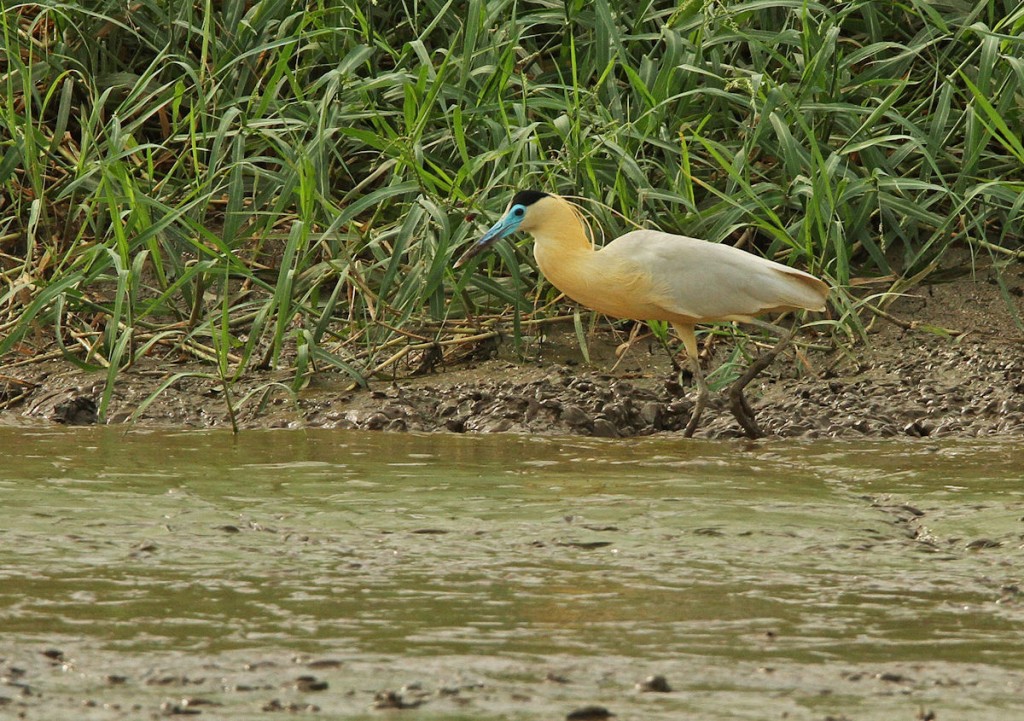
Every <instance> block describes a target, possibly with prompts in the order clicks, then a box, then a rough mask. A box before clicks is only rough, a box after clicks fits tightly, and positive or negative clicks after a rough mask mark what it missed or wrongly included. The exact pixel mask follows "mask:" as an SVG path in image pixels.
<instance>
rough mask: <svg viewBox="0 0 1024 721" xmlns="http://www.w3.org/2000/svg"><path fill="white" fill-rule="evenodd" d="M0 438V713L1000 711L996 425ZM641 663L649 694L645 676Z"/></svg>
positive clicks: (1023, 663) (1022, 653) (10, 434)
mask: <svg viewBox="0 0 1024 721" xmlns="http://www.w3.org/2000/svg"><path fill="white" fill-rule="evenodd" d="M0 448H2V449H3V469H2V471H0V509H2V511H0V544H2V549H3V553H2V556H0V629H2V632H0V675H2V677H3V678H2V683H0V717H2V715H3V714H4V713H5V712H11V713H12V715H16V714H17V713H25V716H26V717H27V718H38V719H45V718H54V717H56V716H58V715H67V714H68V713H73V714H75V715H76V717H78V718H103V719H107V718H135V717H137V716H138V715H139V714H140V713H144V714H153V713H170V712H173V711H175V710H178V711H201V712H202V713H203V714H204V715H207V716H210V717H216V718H251V717H252V716H253V714H255V713H259V712H262V711H263V710H266V711H274V710H293V711H313V710H314V707H315V709H317V710H318V712H319V713H320V714H321V715H325V716H327V717H330V716H333V717H337V718H362V717H366V718H378V717H380V714H381V713H382V712H381V711H380V710H374V709H372V708H371V707H372V706H373V705H374V704H375V703H377V704H384V705H387V704H388V703H392V704H393V703H395V702H396V699H397V700H398V701H399V702H401V703H406V704H409V705H416V704H419V705H418V706H417V707H416V708H415V709H407V710H404V711H402V714H403V718H446V719H450V718H466V719H498V718H514V719H520V718H522V719H531V718H564V717H565V715H566V714H567V713H569V712H570V711H573V710H574V709H577V708H580V707H582V706H587V705H591V704H597V705H600V706H603V707H605V708H607V709H608V710H609V711H611V712H613V713H615V714H616V715H617V718H619V719H638V720H639V719H678V718H687V717H695V718H702V719H744V718H749V719H768V718H783V717H786V718H789V719H821V718H824V717H826V716H832V717H834V718H842V717H843V716H846V717H848V718H850V719H854V718H856V719H908V721H909V720H910V719H913V718H914V717H915V714H922V713H924V712H926V711H929V710H930V711H934V713H935V714H936V716H937V717H938V718H940V719H955V718H970V719H989V718H991V719H1006V718H1013V717H1014V715H1015V714H1017V713H1020V712H1022V711H1024V700H1022V698H1024V697H1022V696H1021V694H1022V692H1024V644H1022V642H1021V638H1022V635H1021V631H1022V626H1021V622H1022V620H1024V613H1022V609H1021V602H1022V599H1024V597H1022V596H1021V588H1024V586H1022V585H1021V584H1022V581H1024V579H1022V577H1021V576H1022V557H1021V545H1022V533H1024V528H1022V525H1024V524H1022V519H1024V488H1022V484H1021V475H1022V474H1021V469H1022V468H1024V450H1022V449H1021V448H1020V447H1019V446H1017V445H1014V444H1009V443H1006V442H1005V441H1003V442H991V443H985V442H971V443H964V442H961V443H952V442H950V443H933V442H927V441H923V442H916V443H910V442H887V443H882V442H875V443H856V444H853V443H839V442H826V443H814V444H801V443H794V442H764V443H757V444H749V443H746V442H737V443H727V442H714V443H711V442H696V441H694V442H688V441H682V440H680V439H674V438H655V439H647V440H629V441H603V440H596V439H581V438H569V439H566V438H546V437H516V436H455V435H429V436H418V435H398V434H371V433H354V432H343V431H331V430H307V431H281V430H274V431H246V432H244V433H243V434H242V435H241V436H240V437H238V438H233V437H232V436H231V435H230V434H228V433H224V432H202V433H201V432H168V431H139V430H133V431H130V432H128V433H125V432H124V430H123V429H113V428H90V429H64V428H49V427H47V428H41V429H28V430H26V429H11V428H0ZM12 669H13V670H12ZM652 674H661V675H664V676H665V677H666V679H667V680H668V682H669V684H670V685H671V687H672V689H673V691H672V692H670V693H644V692H641V691H638V690H637V689H636V688H635V685H636V684H637V682H639V681H642V680H643V679H644V678H646V677H647V676H650V675H652ZM310 677H311V678H310ZM303 679H304V680H303ZM324 685H326V688H323V686H324ZM388 691H394V692H395V694H394V695H393V696H391V697H390V701H388V700H387V698H385V697H383V696H382V697H381V698H385V700H384V701H380V700H377V701H375V697H377V696H378V694H381V693H382V692H384V693H386V692H388ZM275 703H276V704H277V706H276V707H275V706H274V704H275Z"/></svg>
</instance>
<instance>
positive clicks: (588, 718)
mask: <svg viewBox="0 0 1024 721" xmlns="http://www.w3.org/2000/svg"><path fill="white" fill-rule="evenodd" d="M614 715H615V714H613V713H612V712H611V711H609V710H608V709H606V708H605V707H604V706H583V707H581V708H578V709H576V710H575V711H570V712H569V713H568V715H566V717H565V720H566V721H601V719H606V718H611V717H613V716H614Z"/></svg>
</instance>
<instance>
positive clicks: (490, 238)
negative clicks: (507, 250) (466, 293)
mask: <svg viewBox="0 0 1024 721" xmlns="http://www.w3.org/2000/svg"><path fill="white" fill-rule="evenodd" d="M525 217H526V206H524V205H513V206H512V207H511V208H509V209H508V212H507V213H505V215H504V217H502V219H501V220H499V221H498V222H497V223H495V224H494V225H492V226H491V228H490V230H488V231H487V232H486V233H484V236H483V237H482V238H481V239H480V240H478V241H477V242H475V243H474V244H473V245H471V246H470V248H469V250H467V251H466V252H465V253H464V254H463V256H462V257H461V258H459V259H458V260H457V261H456V263H455V267H456V268H458V267H459V266H461V265H464V264H465V263H466V262H467V261H468V260H469V259H470V258H472V257H473V256H475V255H477V254H478V253H481V252H483V251H485V250H487V249H488V248H490V247H491V246H492V245H494V244H495V243H497V242H498V241H499V240H501V239H502V238H505V237H507V236H509V235H512V234H513V233H515V232H516V231H517V230H518V229H519V225H520V223H522V222H523V218H525Z"/></svg>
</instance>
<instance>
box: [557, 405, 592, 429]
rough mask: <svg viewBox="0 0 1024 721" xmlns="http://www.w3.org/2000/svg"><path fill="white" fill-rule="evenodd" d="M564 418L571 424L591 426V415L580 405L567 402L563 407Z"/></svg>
mask: <svg viewBox="0 0 1024 721" xmlns="http://www.w3.org/2000/svg"><path fill="white" fill-rule="evenodd" d="M562 420H563V421H564V422H565V423H568V424H569V425H570V426H577V427H578V426H589V425H590V423H591V421H590V416H589V415H587V413H586V411H584V410H583V409H582V408H580V407H579V406H574V405H572V404H566V405H565V406H563V408H562Z"/></svg>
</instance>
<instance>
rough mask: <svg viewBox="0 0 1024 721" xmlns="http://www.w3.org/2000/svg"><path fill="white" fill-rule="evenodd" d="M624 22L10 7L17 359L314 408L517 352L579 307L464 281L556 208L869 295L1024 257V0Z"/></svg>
mask: <svg viewBox="0 0 1024 721" xmlns="http://www.w3.org/2000/svg"><path fill="white" fill-rule="evenodd" d="M618 5H619V4H617V3H611V2H610V1H609V0H598V1H596V2H584V1H583V0H567V1H566V2H564V3H558V2H533V3H520V2H515V1H513V0H490V1H486V0H475V1H474V0H464V1H462V2H455V1H454V0H449V1H448V2H442V1H441V0H408V1H407V2H403V3H378V4H373V3H364V2H356V0H333V1H329V0H320V2H312V3H307V2H301V3H300V2H295V1H294V0H248V1H246V2H241V1H239V0H229V1H227V2H222V3H212V2H210V1H209V0H206V1H205V2H203V1H197V2H192V3H187V2H185V3H182V2H168V1H167V0H138V1H137V2H134V3H132V4H131V5H130V6H126V5H125V3H123V2H113V1H110V0H97V1H96V2H90V3H82V2H46V3H12V2H10V0H0V7H2V20H0V34H2V42H3V45H2V48H0V52H2V55H0V99H2V104H0V273H2V279H3V283H2V285H0V358H2V359H3V361H4V362H5V363H7V364H10V363H15V362H18V360H19V359H30V358H33V357H39V356H40V354H43V353H46V352H47V351H48V350H49V349H52V348H54V347H56V348H57V349H59V350H60V352H61V353H62V355H63V356H64V357H65V358H67V360H68V361H70V362H72V363H75V364H77V365H80V366H82V367H85V368H91V369H95V370H97V372H103V373H105V374H106V376H105V377H106V387H105V391H104V394H103V397H102V407H101V409H100V410H101V414H102V413H105V411H106V407H107V404H108V403H109V400H110V397H111V392H112V390H113V388H114V385H115V383H116V382H117V378H118V374H119V373H120V371H121V370H123V369H124V368H126V367H128V366H130V365H131V364H132V363H133V362H135V360H136V359H138V358H140V357H142V356H145V355H150V356H159V357H167V358H180V357H182V356H184V357H188V358H193V359H197V360H200V361H202V362H204V363H209V364H210V374H209V375H210V377H211V378H221V379H222V380H223V382H224V384H225V388H228V387H229V386H230V384H231V383H232V382H234V381H236V380H237V379H239V378H241V377H243V376H245V375H246V374H247V373H249V372H251V371H253V370H255V369H262V368H272V369H283V370H286V371H288V373H289V374H290V377H291V378H292V379H293V380H292V382H291V383H289V384H287V385H288V386H289V388H290V389H291V390H292V391H294V390H297V389H298V388H300V387H301V386H302V384H303V383H304V382H305V381H306V379H308V377H309V376H310V374H311V373H313V372H314V371H315V370H323V369H334V370H337V371H339V372H342V373H345V374H348V375H349V376H351V378H352V379H353V382H355V383H359V384H365V383H366V382H367V380H368V379H369V378H371V377H373V376H375V375H380V374H394V373H396V372H405V371H408V370H410V369H411V368H412V367H414V366H415V365H416V363H417V358H419V357H420V356H421V355H422V354H424V353H427V352H428V351H429V349H431V348H435V349H436V348H441V349H442V350H448V351H450V350H451V349H452V348H456V347H458V346H459V343H458V342H457V341H459V340H460V339H462V338H465V337H474V338H475V337H478V336H480V335H481V334H483V335H485V336H486V334H487V333H489V332H491V331H493V329H494V327H495V324H502V323H506V322H507V323H508V324H510V325H511V326H512V328H513V329H514V331H515V335H516V336H517V337H518V334H519V331H520V329H521V327H522V324H523V323H533V322H541V321H543V320H544V318H546V317H549V316H552V315H557V314H559V313H561V312H563V311H562V310H560V309H559V308H558V307H557V306H555V305H552V304H551V301H552V300H554V299H555V298H556V297H557V293H556V292H555V291H554V290H553V289H552V288H551V287H550V286H548V285H547V284H546V283H545V282H544V280H543V278H541V277H540V276H539V275H538V273H537V271H536V268H535V266H534V265H533V262H532V258H531V257H530V254H529V253H528V251H527V249H526V248H525V247H524V246H518V247H517V246H515V245H512V244H502V245H499V246H498V252H497V253H496V254H495V255H493V256H492V257H491V258H490V259H489V260H488V261H487V262H486V263H484V264H482V265H481V266H480V268H479V269H478V270H477V271H475V272H459V273H455V272H453V271H452V269H451V260H452V255H453V254H454V253H456V252H457V250H458V249H459V248H460V247H461V246H462V245H463V244H464V243H466V242H468V241H469V240H470V239H473V238H475V237H477V236H478V235H479V234H480V233H481V232H482V230H483V228H484V227H485V226H486V225H487V224H488V221H490V220H491V219H493V218H494V217H495V215H496V213H497V212H499V211H500V209H502V208H503V207H504V205H505V204H506V202H507V199H508V197H509V195H510V193H511V192H512V191H513V189H515V188H519V187H524V186H530V187H538V188H543V189H547V190H551V191H557V192H561V193H564V194H567V195H573V196H577V197H579V198H581V199H583V200H582V202H584V204H585V206H586V208H587V210H588V212H590V213H591V214H592V215H593V217H594V220H595V221H596V223H598V224H599V225H600V226H601V227H602V228H603V229H604V233H605V236H606V237H609V238H610V237H614V236H616V235H618V234H619V233H621V232H623V231H625V230H627V229H629V228H630V227H632V225H631V223H639V224H641V225H644V226H649V227H657V228H660V229H663V230H666V231H672V232H681V233H685V234H688V235H694V236H698V237H705V238H708V239H710V240H714V241H722V242H735V241H737V240H738V239H740V238H743V239H744V240H745V241H747V242H748V243H749V244H750V246H752V247H755V248H756V249H757V250H758V251H759V252H762V253H764V254H766V255H769V256H772V257H777V258H781V259H782V260H784V261H786V262H790V263H792V264H795V265H798V266H801V267H806V268H808V269H810V270H811V271H812V272H815V273H818V274H821V275H823V276H827V277H828V278H830V279H831V280H832V282H833V283H834V284H836V285H837V287H839V288H840V289H844V288H847V287H848V286H849V285H850V281H851V278H853V277H854V276H864V275H873V276H879V277H888V278H891V279H892V281H893V283H894V285H893V289H894V290H901V289H905V288H906V287H907V285H908V284H911V283H916V282H921V281H922V280H924V279H926V278H927V277H928V276H929V274H930V273H931V272H932V271H933V270H934V269H935V268H937V267H938V266H939V265H940V263H941V261H942V258H943V256H944V254H945V253H946V252H947V251H948V250H949V249H950V248H952V247H958V248H964V247H966V248H970V249H971V250H972V252H975V253H984V254H986V255H991V256H992V257H993V258H995V259H997V260H998V261H1001V262H1013V261H1014V260H1020V259H1021V257H1022V253H1021V243H1022V237H1024V233H1022V218H1024V193H1022V190H1024V172H1022V170H1021V167H1022V164H1024V133H1022V131H1021V128H1024V117H1022V115H1024V100H1022V98H1024V40H1022V36H1024V9H1022V8H1021V7H1020V6H1019V4H1018V3H1016V2H1012V1H1011V0H982V1H980V2H973V3H968V2H966V1H965V0H948V2H942V3H936V2H926V1H925V0H908V1H907V2H904V3H876V2H868V1H866V0H860V1H854V2H849V3H841V4H834V3H814V2H805V1H804V0H793V1H790V2H786V1H785V0H783V1H782V2H771V3H766V2H761V1H760V0H749V1H746V2H715V1H714V0H707V1H706V2H698V1H694V0H690V1H689V2H682V3H676V2H654V1H653V0H652V1H648V2H641V3H638V4H636V5H635V7H633V8H631V9H628V10H620V9H618ZM626 219H628V220H626ZM833 303H834V316H835V317H836V318H839V319H841V320H842V323H843V325H844V326H845V327H846V328H847V329H848V330H849V331H850V332H856V330H857V328H858V327H859V325H858V320H857V319H858V311H859V310H860V308H861V306H860V301H859V300H857V298H856V297H855V296H854V295H851V294H848V293H846V292H844V291H842V290H840V291H839V292H837V293H836V294H835V295H834V297H833ZM576 327H577V328H578V329H579V328H582V324H581V320H580V319H579V317H577V318H576ZM411 348H415V349H417V351H416V352H411V351H410V350H408V349H411ZM402 364H404V365H403V366H402V367H403V368H404V371H403V370H400V369H399V368H398V366H399V365H402Z"/></svg>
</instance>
